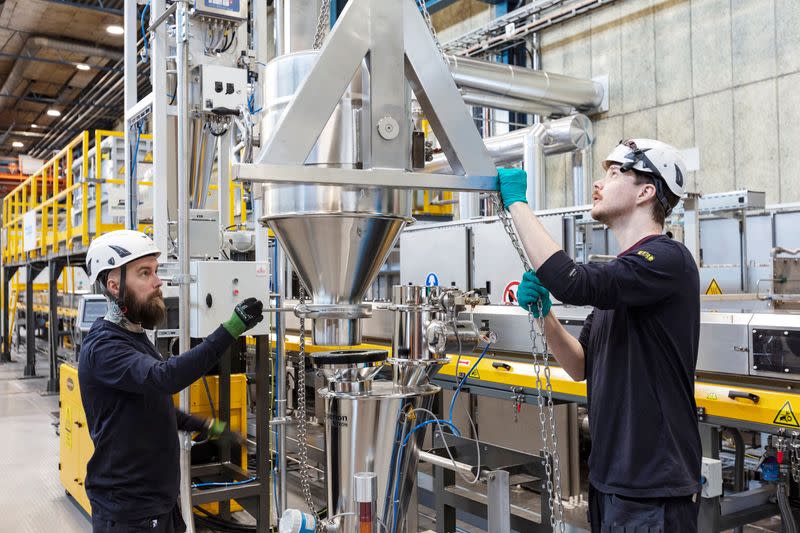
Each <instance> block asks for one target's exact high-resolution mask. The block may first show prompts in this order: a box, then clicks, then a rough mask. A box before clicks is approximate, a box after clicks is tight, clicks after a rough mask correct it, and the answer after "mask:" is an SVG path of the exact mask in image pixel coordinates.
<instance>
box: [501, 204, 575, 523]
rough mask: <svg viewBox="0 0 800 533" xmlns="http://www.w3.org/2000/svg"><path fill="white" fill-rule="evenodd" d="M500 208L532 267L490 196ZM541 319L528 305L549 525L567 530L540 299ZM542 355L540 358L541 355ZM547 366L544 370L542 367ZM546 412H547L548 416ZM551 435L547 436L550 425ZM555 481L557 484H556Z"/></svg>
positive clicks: (524, 262)
mask: <svg viewBox="0 0 800 533" xmlns="http://www.w3.org/2000/svg"><path fill="white" fill-rule="evenodd" d="M490 198H491V199H492V203H493V204H494V206H495V209H496V210H497V216H498V218H499V219H500V222H501V223H502V224H503V229H504V230H505V232H506V234H507V235H508V237H509V239H511V245H512V246H513V247H514V249H515V250H516V251H517V254H518V255H519V259H520V261H521V262H522V266H523V267H524V268H525V270H526V271H530V270H533V269H532V267H531V264H530V262H529V261H528V257H527V256H526V255H525V251H524V250H523V248H522V244H521V243H520V242H519V237H517V233H516V232H515V231H514V224H513V222H512V220H511V217H510V216H509V215H508V213H506V210H505V207H504V206H503V201H502V200H501V199H500V195H499V194H492V195H491V196H490ZM538 311H539V313H538V314H539V318H538V319H536V318H534V316H533V309H532V308H528V323H529V325H530V338H531V355H532V356H533V369H534V372H535V374H536V392H537V393H538V395H537V397H536V402H537V404H538V406H539V423H540V424H541V431H542V433H541V436H542V446H543V447H544V455H545V456H544V458H543V460H542V463H543V464H544V468H545V473H546V475H547V503H548V505H549V507H550V526H551V527H552V528H553V531H555V530H556V528H558V530H559V531H561V532H562V533H563V531H564V506H563V504H562V502H561V469H560V464H559V456H558V434H557V433H556V419H555V408H554V406H553V385H552V383H551V381H550V352H549V350H548V348H547V338H546V337H545V334H544V317H543V316H542V302H541V301H539V302H538ZM540 356H541V361H540V360H539V357H540ZM542 368H544V370H542ZM542 374H544V388H543V387H542ZM543 390H544V392H545V393H546V395H547V409H546V410H545V396H544V395H543V393H542V392H543ZM545 411H546V412H547V415H545ZM548 426H549V429H550V435H549V438H548V434H547V428H548ZM554 484H555V485H554Z"/></svg>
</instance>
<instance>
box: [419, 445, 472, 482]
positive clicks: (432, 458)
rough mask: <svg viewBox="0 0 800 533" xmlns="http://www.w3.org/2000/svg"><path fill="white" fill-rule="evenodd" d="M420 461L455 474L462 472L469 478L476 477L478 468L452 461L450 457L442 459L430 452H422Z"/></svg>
mask: <svg viewBox="0 0 800 533" xmlns="http://www.w3.org/2000/svg"><path fill="white" fill-rule="evenodd" d="M419 460H420V461H425V462H426V463H430V464H432V465H435V466H440V467H442V468H444V469H446V470H452V471H453V472H461V473H462V474H465V475H467V476H470V477H471V476H474V475H475V470H476V468H477V467H474V466H472V465H468V464H467V463H462V462H459V461H451V460H450V458H449V457H441V456H439V455H436V454H434V453H430V452H423V451H421V450H420V452H419Z"/></svg>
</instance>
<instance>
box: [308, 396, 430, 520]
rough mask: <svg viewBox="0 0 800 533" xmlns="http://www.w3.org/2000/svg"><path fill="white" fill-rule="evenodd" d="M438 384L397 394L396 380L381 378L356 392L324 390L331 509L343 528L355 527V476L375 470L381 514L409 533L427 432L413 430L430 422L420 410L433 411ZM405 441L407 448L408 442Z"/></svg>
mask: <svg viewBox="0 0 800 533" xmlns="http://www.w3.org/2000/svg"><path fill="white" fill-rule="evenodd" d="M439 390H440V389H439V387H437V386H435V385H424V386H421V387H417V388H415V389H413V390H409V389H406V390H403V391H402V392H398V391H397V390H396V389H395V387H394V386H393V385H392V383H389V382H385V381H376V382H374V383H373V388H372V391H371V392H370V393H369V394H367V395H366V396H365V395H353V394H345V393H337V392H331V391H330V390H328V389H323V390H321V391H320V395H321V396H322V398H324V400H325V413H326V416H325V438H326V445H327V451H326V456H327V467H328V470H327V472H328V477H329V479H330V480H331V481H334V482H331V483H328V509H329V511H328V512H329V514H330V515H331V516H335V515H341V514H342V513H354V514H353V515H347V516H340V517H338V518H337V521H338V523H339V526H340V529H339V531H356V529H355V527H356V525H357V524H358V518H357V517H358V515H357V514H356V513H357V509H356V508H355V490H356V487H355V484H354V475H355V474H356V473H358V472H364V471H369V472H374V473H375V475H376V478H377V480H376V485H377V486H376V488H377V493H376V494H377V515H378V518H379V519H380V521H381V522H383V524H385V525H386V527H387V530H388V531H398V532H400V531H405V529H404V528H405V522H406V513H407V511H408V505H409V498H410V496H411V492H412V490H413V488H414V485H415V484H416V481H417V464H418V453H419V446H420V444H421V443H422V439H423V436H424V432H423V431H416V432H414V433H413V435H411V436H410V437H408V438H407V435H408V433H409V431H411V430H412V428H414V427H415V426H417V425H418V424H421V423H423V422H425V421H426V420H427V416H426V414H425V413H423V412H420V411H416V412H414V415H413V416H411V415H410V414H411V412H412V411H414V409H417V408H424V409H429V408H430V407H431V404H432V402H433V398H434V395H435V394H436V393H437V392H439ZM404 441H405V442H406V444H405V446H403V442H404Z"/></svg>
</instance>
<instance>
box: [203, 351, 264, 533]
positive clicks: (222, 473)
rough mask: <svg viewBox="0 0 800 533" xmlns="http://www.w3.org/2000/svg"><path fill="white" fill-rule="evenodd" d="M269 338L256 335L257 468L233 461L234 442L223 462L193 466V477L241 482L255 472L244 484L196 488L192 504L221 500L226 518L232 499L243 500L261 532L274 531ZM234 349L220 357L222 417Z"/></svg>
mask: <svg viewBox="0 0 800 533" xmlns="http://www.w3.org/2000/svg"><path fill="white" fill-rule="evenodd" d="M269 353H270V352H269V337H266V336H259V337H256V356H255V385H256V387H255V400H256V410H255V427H256V471H255V472H254V473H250V472H248V471H247V470H244V469H242V468H240V467H239V466H238V465H236V464H234V463H233V462H232V461H231V450H230V444H229V443H225V442H220V444H221V445H222V448H221V453H220V462H218V463H211V464H204V465H197V466H192V468H191V475H192V477H198V478H203V477H214V478H219V477H222V478H223V479H234V480H236V481H240V480H243V479H247V478H248V477H250V476H252V475H253V474H255V478H256V479H255V480H253V481H252V482H250V483H245V484H242V485H234V486H228V487H214V488H210V489H202V490H201V489H193V490H192V498H191V499H192V505H201V504H204V503H210V502H218V503H219V505H220V515H221V517H222V518H230V500H232V499H235V500H239V501H240V503H242V505H243V506H245V508H246V509H247V510H248V512H250V514H252V515H253V516H254V517H255V518H256V531H257V533H269V532H270V513H271V510H270V491H269V485H270V471H269V469H268V466H267V465H268V463H269V453H270V446H269V445H270V442H269V439H270V430H269V422H270V408H269V403H268V398H269V397H270V396H271V394H272V391H271V390H270V381H271V366H270V363H269V357H268V356H269ZM231 354H232V350H228V351H227V353H226V354H225V355H224V356H223V358H222V359H221V360H220V367H219V381H218V383H219V395H218V398H219V405H218V407H219V411H218V413H217V416H218V417H219V419H220V420H224V421H227V420H229V419H230V373H231ZM253 497H254V498H255V502H256V506H255V508H253V507H251V506H249V505H248V502H249V500H248V499H249V498H253Z"/></svg>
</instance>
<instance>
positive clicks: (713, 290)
mask: <svg viewBox="0 0 800 533" xmlns="http://www.w3.org/2000/svg"><path fill="white" fill-rule="evenodd" d="M706 294H722V289H720V288H719V283H717V280H716V279H714V278H711V283H709V284H708V288H707V289H706Z"/></svg>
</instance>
